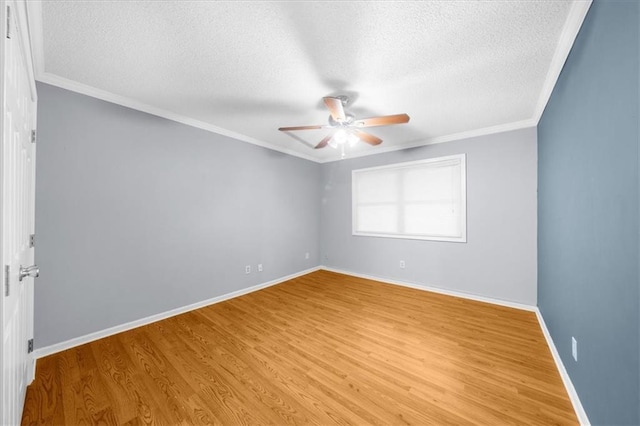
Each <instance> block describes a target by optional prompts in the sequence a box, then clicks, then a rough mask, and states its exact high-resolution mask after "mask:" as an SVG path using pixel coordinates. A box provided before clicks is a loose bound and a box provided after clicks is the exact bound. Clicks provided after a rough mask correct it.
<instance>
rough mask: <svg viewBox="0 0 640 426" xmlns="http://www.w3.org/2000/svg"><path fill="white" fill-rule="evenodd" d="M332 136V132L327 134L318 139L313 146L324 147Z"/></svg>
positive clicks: (316, 147)
mask: <svg viewBox="0 0 640 426" xmlns="http://www.w3.org/2000/svg"><path fill="white" fill-rule="evenodd" d="M332 137H333V134H329V135H327V136H326V137H325V138H324V139H322V140H321V141H320V143H319V144H318V145H316V146H315V149H320V148H324V147H325V146H327V144H328V143H329V141H330V140H331V138H332Z"/></svg>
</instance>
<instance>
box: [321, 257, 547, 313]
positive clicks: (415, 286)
mask: <svg viewBox="0 0 640 426" xmlns="http://www.w3.org/2000/svg"><path fill="white" fill-rule="evenodd" d="M320 269H324V270H325V271H330V272H337V273H338V274H344V275H351V276H353V277H358V278H364V279H367V280H373V281H380V282H383V283H386V284H393V285H399V286H402V287H409V288H413V289H416V290H423V291H430V292H432V293H439V294H445V295H447V296H454V297H461V298H463V299H469V300H475V301H477V302H485V303H491V304H493V305H500V306H506V307H508V308H515V309H520V310H524V311H530V312H535V310H536V309H537V308H536V307H535V306H532V305H527V304H524V303H518V302H511V301H508V300H502V299H494V298H492V297H486V296H478V295H475V294H471V293H465V292H462V291H456V290H447V289H444V288H439V287H432V286H428V285H422V284H416V283H411V282H406V281H399V280H392V279H389V278H382V277H376V276H373V275H367V274H359V273H357V272H350V271H345V270H342V269H336V268H330V267H328V266H320Z"/></svg>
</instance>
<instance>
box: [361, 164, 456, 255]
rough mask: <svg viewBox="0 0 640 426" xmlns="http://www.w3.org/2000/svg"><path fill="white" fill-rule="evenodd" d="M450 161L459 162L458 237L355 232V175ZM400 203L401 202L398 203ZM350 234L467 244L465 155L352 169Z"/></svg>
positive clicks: (404, 203)
mask: <svg viewBox="0 0 640 426" xmlns="http://www.w3.org/2000/svg"><path fill="white" fill-rule="evenodd" d="M451 160H459V161H460V198H461V199H460V213H461V214H460V216H461V219H460V221H461V223H460V231H461V232H460V234H461V235H460V236H459V237H451V236H440V235H420V234H406V233H377V232H362V231H358V230H356V224H357V217H356V216H357V204H358V203H357V202H356V194H357V188H356V183H357V180H356V175H357V174H358V173H363V172H371V171H374V170H385V169H386V170H389V169H401V168H405V167H411V166H415V165H420V164H433V163H440V162H446V161H451ZM398 203H401V201H398ZM402 204H403V206H402V208H404V206H405V205H406V201H404V200H402ZM351 234H352V235H353V236H358V237H382V238H400V239H409V240H425V241H446V242H458V243H466V242H467V166H466V154H455V155H447V156H443V157H434V158H427V159H424V160H417V161H407V162H404V163H394V164H387V165H384V166H377V167H368V168H364V169H354V170H352V171H351Z"/></svg>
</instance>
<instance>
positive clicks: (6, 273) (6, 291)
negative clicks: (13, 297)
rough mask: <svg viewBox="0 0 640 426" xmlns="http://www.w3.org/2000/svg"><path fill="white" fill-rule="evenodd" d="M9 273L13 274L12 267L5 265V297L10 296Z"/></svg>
mask: <svg viewBox="0 0 640 426" xmlns="http://www.w3.org/2000/svg"><path fill="white" fill-rule="evenodd" d="M9 272H11V267H10V266H9V265H4V295H5V296H8V295H9Z"/></svg>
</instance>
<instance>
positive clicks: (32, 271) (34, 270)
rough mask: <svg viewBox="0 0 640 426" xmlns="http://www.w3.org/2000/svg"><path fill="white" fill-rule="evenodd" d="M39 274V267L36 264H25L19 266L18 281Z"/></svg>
mask: <svg viewBox="0 0 640 426" xmlns="http://www.w3.org/2000/svg"><path fill="white" fill-rule="evenodd" d="M39 276H40V268H38V265H31V266H27V267H26V268H24V267H22V266H20V272H19V274H18V281H22V279H23V278H25V277H33V278H36V277H39Z"/></svg>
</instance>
